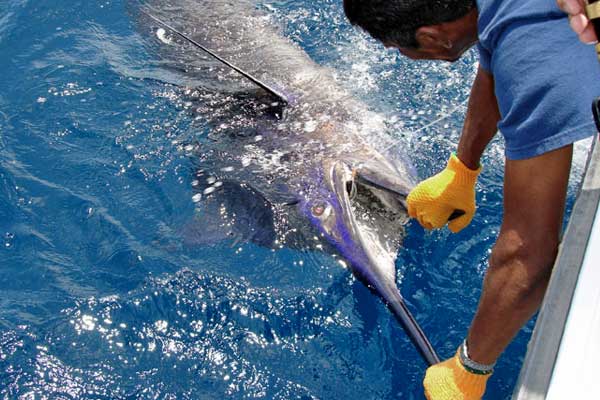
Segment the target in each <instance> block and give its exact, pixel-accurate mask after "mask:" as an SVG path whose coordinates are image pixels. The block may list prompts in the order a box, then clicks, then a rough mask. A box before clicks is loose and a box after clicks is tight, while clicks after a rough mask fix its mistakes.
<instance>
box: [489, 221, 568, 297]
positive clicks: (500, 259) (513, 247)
mask: <svg viewBox="0 0 600 400" xmlns="http://www.w3.org/2000/svg"><path fill="white" fill-rule="evenodd" d="M558 244H559V241H558V237H557V238H555V239H552V238H549V237H544V236H543V235H539V234H538V235H537V237H536V235H528V234H523V233H520V232H519V231H517V230H505V231H503V232H502V233H501V234H500V236H499V237H498V241H497V242H496V245H495V246H494V248H493V249H492V254H491V256H490V262H489V271H488V272H490V273H491V274H493V275H496V276H497V277H499V278H498V279H500V280H502V279H504V280H506V282H507V283H508V282H510V283H511V285H513V287H512V290H514V291H516V292H518V293H519V294H520V295H523V296H528V295H529V294H530V293H531V292H532V291H539V289H540V288H545V286H546V283H547V282H548V279H549V278H550V273H551V272H552V266H553V265H554V260H555V258H556V254H557V252H558ZM515 282H517V283H515Z"/></svg>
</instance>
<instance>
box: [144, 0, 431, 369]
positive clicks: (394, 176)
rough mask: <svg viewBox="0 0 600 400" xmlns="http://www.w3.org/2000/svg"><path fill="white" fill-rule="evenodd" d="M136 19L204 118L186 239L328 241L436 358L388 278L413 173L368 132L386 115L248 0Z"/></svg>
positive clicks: (155, 6) (158, 10) (208, 1)
mask: <svg viewBox="0 0 600 400" xmlns="http://www.w3.org/2000/svg"><path fill="white" fill-rule="evenodd" d="M140 18H142V19H145V20H146V21H147V22H148V24H146V25H148V26H151V27H152V28H153V33H154V34H155V35H156V38H157V42H158V46H159V48H160V52H161V55H162V59H163V61H162V62H163V63H164V65H165V66H166V67H167V68H169V69H171V70H173V71H176V70H179V71H182V72H183V74H182V75H184V76H185V77H186V78H185V79H183V81H185V82H184V84H185V85H186V86H188V87H189V88H188V89H186V90H185V95H186V96H187V97H188V98H189V99H192V100H194V101H190V102H189V104H193V105H192V106H191V108H195V112H197V113H198V114H199V115H201V116H202V118H203V122H206V121H208V122H209V123H210V125H211V127H212V128H211V130H210V132H209V133H208V140H205V141H204V142H202V143H200V144H199V147H200V149H199V150H198V152H197V156H198V160H199V161H198V163H199V168H198V172H197V177H196V179H195V180H194V182H193V183H192V185H193V186H194V187H195V188H196V192H197V193H196V194H195V195H194V198H193V199H194V201H195V202H196V203H197V208H198V210H199V211H198V212H199V216H198V218H199V220H200V221H202V220H203V218H205V220H204V221H205V224H204V225H202V227H201V228H200V229H196V230H195V232H194V234H193V235H192V236H194V240H195V241H196V242H203V241H204V240H205V238H206V237H210V238H214V236H219V234H217V231H219V232H221V235H222V237H230V238H236V239H240V240H251V241H253V242H256V243H260V244H262V245H266V246H277V245H279V246H282V245H287V246H291V247H301V248H315V247H316V248H321V249H325V250H326V251H331V252H332V253H334V254H336V255H337V256H338V257H339V258H340V262H341V263H343V264H345V265H347V266H348V267H349V268H350V269H351V270H352V272H353V273H354V275H355V276H356V277H357V278H359V279H360V280H361V281H362V282H363V283H364V284H365V285H366V286H367V287H368V288H370V289H371V290H372V291H373V292H375V293H376V294H378V295H379V296H380V297H381V298H382V299H383V301H384V302H385V303H386V305H387V306H388V307H389V309H390V310H391V311H392V313H393V314H394V315H395V316H396V318H397V319H398V320H399V322H400V323H401V325H402V327H403V328H404V330H405V331H406V333H407V335H408V337H409V338H410V340H411V341H412V343H413V344H414V345H415V347H416V349H417V350H418V351H419V353H420V354H421V356H422V357H423V358H424V360H425V361H426V362H427V363H428V364H429V365H432V364H435V363H437V362H439V357H438V356H437V354H436V352H435V350H434V349H433V347H432V345H431V344H430V342H429V340H428V339H427V337H426V335H425V334H424V332H423V330H422V329H421V328H420V327H419V325H418V323H417V321H416V320H415V318H414V317H413V316H412V314H411V313H410V311H409V309H408V308H407V306H406V304H405V302H404V300H403V298H402V296H401V294H400V292H399V290H398V288H397V285H396V268H395V260H396V255H397V252H398V250H399V247H400V245H401V239H402V235H403V227H404V225H405V223H406V221H407V220H408V217H407V211H406V196H407V194H408V193H409V192H410V190H411V188H412V187H414V184H415V173H414V170H413V169H412V167H411V166H410V163H409V162H408V161H407V160H406V157H402V156H401V155H400V154H399V153H400V152H397V154H395V155H390V154H383V152H379V151H378V150H377V149H376V148H375V147H374V146H372V145H370V144H369V142H368V141H367V140H366V138H369V137H374V136H375V135H376V134H378V133H380V132H382V131H384V130H385V123H384V121H383V118H381V116H379V115H378V114H375V113H373V112H372V111H370V110H369V108H368V107H367V106H366V105H365V104H364V103H362V102H360V101H359V100H357V99H356V98H354V97H353V96H352V95H350V94H349V93H348V92H347V91H346V90H344V89H343V88H342V87H341V86H340V85H339V84H338V83H337V81H336V79H335V77H334V75H333V73H332V71H331V70H329V69H327V68H324V67H322V66H319V65H318V64H316V63H315V62H314V61H313V60H312V59H310V57H309V56H308V55H307V54H306V52H304V51H303V50H302V49H301V47H300V46H299V45H298V44H296V43H293V42H292V41H291V40H289V39H287V38H285V36H284V35H282V34H281V33H280V32H279V31H278V29H277V27H276V24H274V23H273V21H272V20H271V19H270V18H269V17H268V14H266V13H264V12H261V11H260V10H259V7H258V6H257V5H256V4H254V3H253V2H252V1H249V0H236V1H231V2H227V1H223V0H203V1H201V0H196V1H194V0H171V1H169V2H163V1H158V0H156V1H152V0H150V1H148V2H146V3H145V4H144V5H143V6H142V7H141V9H140ZM192 46H194V47H195V48H197V49H198V50H194V47H192ZM215 216H217V217H218V218H219V220H218V221H215V220H214V218H215ZM211 218H212V219H211ZM223 230H225V233H224V234H223V233H222V232H223ZM240 232H241V233H240ZM205 241H206V242H209V239H206V240H205Z"/></svg>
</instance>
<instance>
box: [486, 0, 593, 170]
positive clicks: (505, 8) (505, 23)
mask: <svg viewBox="0 0 600 400" xmlns="http://www.w3.org/2000/svg"><path fill="white" fill-rule="evenodd" d="M477 8H478V10H479V21H478V31H479V44H478V48H479V53H480V65H481V67H482V68H484V69H485V70H486V71H488V72H490V73H491V74H492V75H493V76H494V83H495V92H496V98H497V100H498V107H499V109H500V115H501V119H500V122H499V123H498V129H499V130H500V132H501V133H502V135H503V136H504V138H505V142H506V157H507V158H508V159H512V160H518V159H525V158H531V157H534V156H537V155H540V154H543V153H546V152H548V151H551V150H555V149H558V148H560V147H563V146H566V145H568V144H570V143H573V142H575V141H577V140H580V139H583V138H585V137H589V136H592V135H594V134H595V133H596V128H595V125H594V122H593V117H592V112H591V103H592V100H593V99H594V98H595V97H597V96H600V64H599V63H598V60H597V57H596V52H595V51H594V48H593V46H589V45H585V44H583V43H581V42H579V39H578V38H577V36H576V35H575V33H574V32H573V31H572V30H571V28H570V27H569V21H568V18H567V16H566V15H565V14H564V13H563V12H562V11H561V10H559V9H558V7H557V5H556V1H555V0H477Z"/></svg>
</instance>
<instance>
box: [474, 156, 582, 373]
mask: <svg viewBox="0 0 600 400" xmlns="http://www.w3.org/2000/svg"><path fill="white" fill-rule="evenodd" d="M572 153H573V146H572V145H570V146H567V147H563V148H561V149H558V150H555V151H552V152H549V153H546V154H543V155H541V156H538V157H534V158H530V159H527V160H518V161H510V160H507V161H506V169H505V177H504V219H503V222H502V228H501V229H500V234H499V237H498V240H497V241H496V244H495V246H494V248H493V250H492V254H491V256H490V261H489V268H488V270H487V272H486V275H485V280H484V283H483V291H482V294H481V298H480V301H479V307H478V309H477V313H476V314H475V318H474V319H473V322H472V323H471V328H470V330H469V335H468V339H467V343H468V348H469V356H470V358H472V359H473V360H475V361H477V362H480V363H483V364H491V363H493V362H495V361H496V359H497V358H498V356H500V354H501V353H502V351H503V350H504V348H505V347H506V346H507V345H508V344H509V343H510V341H511V340H512V338H513V337H514V336H515V334H516V333H517V332H518V331H519V329H520V328H521V327H522V326H523V325H524V324H525V323H526V322H527V321H528V320H529V318H531V316H532V315H533V314H534V313H535V312H536V310H537V309H538V308H539V306H540V303H541V301H542V298H543V296H544V292H545V290H546V286H547V284H548V280H549V278H550V272H551V270H552V265H553V263H554V259H555V257H556V253H557V251H558V244H559V236H560V233H561V228H562V220H563V214H564V207H565V198H566V192H567V184H568V181H569V172H570V167H571V158H572Z"/></svg>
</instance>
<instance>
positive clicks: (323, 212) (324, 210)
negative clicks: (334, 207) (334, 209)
mask: <svg viewBox="0 0 600 400" xmlns="http://www.w3.org/2000/svg"><path fill="white" fill-rule="evenodd" d="M310 211H311V213H312V215H314V216H315V217H317V218H327V217H328V216H329V214H330V213H331V206H330V205H329V204H328V203H326V202H318V203H315V204H313V205H312V207H311V208H310Z"/></svg>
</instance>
